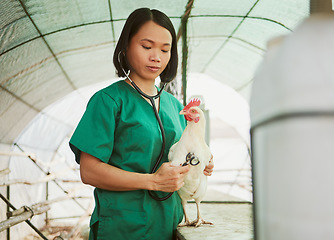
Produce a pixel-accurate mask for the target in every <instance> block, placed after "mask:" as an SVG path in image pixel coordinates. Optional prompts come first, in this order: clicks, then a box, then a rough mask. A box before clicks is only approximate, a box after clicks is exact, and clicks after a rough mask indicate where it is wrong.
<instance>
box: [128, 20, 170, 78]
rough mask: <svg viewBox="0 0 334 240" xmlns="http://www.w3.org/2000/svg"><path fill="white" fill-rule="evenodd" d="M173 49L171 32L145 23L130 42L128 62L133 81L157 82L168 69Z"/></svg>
mask: <svg viewBox="0 0 334 240" xmlns="http://www.w3.org/2000/svg"><path fill="white" fill-rule="evenodd" d="M171 47H172V35H171V34H170V32H169V31H168V30H167V29H166V28H164V27H161V26H160V25H158V24H156V23H155V22H153V21H148V22H147V23H145V24H144V25H143V26H141V28H140V29H139V31H138V32H137V33H136V34H135V35H134V36H133V37H132V39H131V40H130V43H129V46H128V49H127V53H126V55H127V60H128V62H129V63H130V65H131V73H130V77H131V79H132V80H134V79H137V80H145V81H146V80H151V81H152V80H153V81H154V80H155V79H156V78H157V77H158V76H159V75H160V74H161V73H162V72H163V70H164V69H165V68H166V66H167V64H168V62H169V59H170V56H171Z"/></svg>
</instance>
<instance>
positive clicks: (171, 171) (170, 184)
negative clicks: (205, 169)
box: [153, 162, 190, 192]
mask: <svg viewBox="0 0 334 240" xmlns="http://www.w3.org/2000/svg"><path fill="white" fill-rule="evenodd" d="M189 168H190V167H189V165H187V166H173V165H172V164H171V163H170V162H165V163H163V164H162V165H161V167H160V168H159V169H158V170H157V171H156V172H155V173H154V174H153V183H154V186H153V190H154V191H162V192H175V191H177V190H179V189H180V188H181V187H182V186H183V185H184V178H185V177H186V175H187V173H188V172H189Z"/></svg>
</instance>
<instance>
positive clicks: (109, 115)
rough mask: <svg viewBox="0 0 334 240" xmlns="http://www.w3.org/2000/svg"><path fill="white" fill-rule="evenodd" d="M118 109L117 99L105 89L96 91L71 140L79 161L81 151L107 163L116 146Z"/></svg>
mask: <svg viewBox="0 0 334 240" xmlns="http://www.w3.org/2000/svg"><path fill="white" fill-rule="evenodd" d="M118 109H119V108H118V106H117V103H116V102H115V100H114V99H113V98H112V97H111V96H109V95H108V94H107V93H105V92H104V91H99V92H97V93H95V95H94V96H93V97H92V98H91V99H90V100H89V102H88V105H87V108H86V111H85V113H84V115H83V116H82V118H81V120H80V122H79V124H78V126H77V128H76V129H75V131H74V133H73V136H72V138H71V140H70V147H71V149H72V151H73V152H74V154H75V160H76V162H77V163H79V164H80V153H81V151H83V152H86V153H88V154H90V155H92V156H94V157H96V158H98V159H100V160H102V161H103V162H105V163H107V162H108V161H109V158H110V155H111V153H112V150H113V146H114V133H115V127H116V121H117V120H116V119H117V113H118Z"/></svg>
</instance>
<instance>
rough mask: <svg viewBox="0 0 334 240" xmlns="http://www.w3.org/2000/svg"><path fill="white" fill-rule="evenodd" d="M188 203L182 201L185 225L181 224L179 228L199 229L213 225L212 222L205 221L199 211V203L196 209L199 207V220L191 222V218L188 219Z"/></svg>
mask: <svg viewBox="0 0 334 240" xmlns="http://www.w3.org/2000/svg"><path fill="white" fill-rule="evenodd" d="M186 203H187V201H183V200H182V207H183V213H184V223H180V224H179V225H178V227H184V226H194V227H199V226H201V225H203V224H208V225H213V223H212V222H208V221H205V220H204V219H203V218H202V216H201V214H200V210H199V204H200V203H199V202H196V207H197V218H196V219H195V220H194V221H192V222H190V221H189V218H188V215H187V213H186V208H185V205H186Z"/></svg>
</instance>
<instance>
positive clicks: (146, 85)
mask: <svg viewBox="0 0 334 240" xmlns="http://www.w3.org/2000/svg"><path fill="white" fill-rule="evenodd" d="M129 77H130V79H131V80H132V81H133V82H134V83H135V84H136V85H137V86H138V87H139V88H140V90H142V91H143V92H144V93H146V94H147V95H151V96H153V95H155V94H157V91H158V90H157V89H156V87H155V79H153V80H144V79H140V78H137V77H136V76H134V75H133V74H131V73H130V76H129ZM125 81H126V82H127V83H128V84H130V85H131V83H130V80H129V78H127V79H125ZM131 86H132V85H131ZM132 87H133V86H132Z"/></svg>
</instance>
